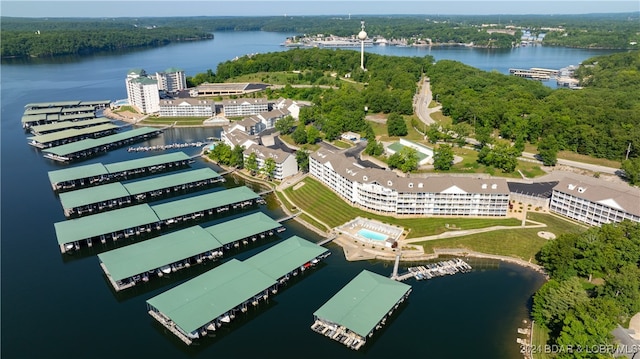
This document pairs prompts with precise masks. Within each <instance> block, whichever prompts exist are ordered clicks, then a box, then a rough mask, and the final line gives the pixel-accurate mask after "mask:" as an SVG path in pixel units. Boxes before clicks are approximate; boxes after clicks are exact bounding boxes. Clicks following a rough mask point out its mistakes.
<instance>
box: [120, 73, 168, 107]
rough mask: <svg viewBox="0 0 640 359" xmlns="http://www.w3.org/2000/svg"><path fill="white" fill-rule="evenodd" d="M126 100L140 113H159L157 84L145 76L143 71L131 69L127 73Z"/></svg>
mask: <svg viewBox="0 0 640 359" xmlns="http://www.w3.org/2000/svg"><path fill="white" fill-rule="evenodd" d="M125 83H126V85H127V98H128V99H129V104H130V105H131V106H133V107H135V108H136V109H137V110H138V111H140V112H142V113H155V112H158V111H160V95H159V93H158V83H157V82H156V81H155V80H153V79H152V78H150V77H148V76H147V73H146V72H145V71H144V70H143V69H133V70H130V71H129V72H128V73H127V79H126V80H125Z"/></svg>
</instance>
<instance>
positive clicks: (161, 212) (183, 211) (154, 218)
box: [54, 187, 262, 253]
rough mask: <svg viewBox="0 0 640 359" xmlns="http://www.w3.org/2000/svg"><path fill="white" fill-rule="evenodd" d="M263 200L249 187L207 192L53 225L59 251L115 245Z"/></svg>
mask: <svg viewBox="0 0 640 359" xmlns="http://www.w3.org/2000/svg"><path fill="white" fill-rule="evenodd" d="M261 201H262V198H261V197H260V196H258V195H257V194H256V193H255V192H253V191H252V190H251V189H249V188H248V187H236V188H233V189H228V190H222V191H217V192H213V193H207V194H203V195H200V196H194V197H191V198H186V199H182V200H178V201H172V202H167V203H162V204H158V205H155V206H149V205H148V204H139V205H135V206H131V207H125V208H121V209H116V210H113V211H109V212H103V213H98V214H94V215H90V216H86V217H81V218H75V219H70V220H67V221H63V222H57V223H54V227H55V231H56V237H57V239H58V245H59V246H60V252H62V253H66V252H69V251H72V250H79V249H80V248H81V247H84V246H86V247H92V246H93V243H94V241H95V242H96V243H97V241H100V243H103V244H104V243H106V241H107V240H109V241H113V242H116V241H118V240H119V239H122V238H125V239H126V238H131V239H133V238H136V237H138V236H141V235H144V234H150V233H151V232H159V231H161V230H163V229H168V228H170V227H173V226H175V225H178V224H187V223H189V222H191V221H196V220H200V219H202V218H204V217H206V216H211V215H214V214H219V213H221V212H229V211H230V210H231V209H237V208H245V207H247V206H252V205H255V204H258V203H261Z"/></svg>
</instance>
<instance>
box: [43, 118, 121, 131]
mask: <svg viewBox="0 0 640 359" xmlns="http://www.w3.org/2000/svg"><path fill="white" fill-rule="evenodd" d="M110 122H111V120H110V119H108V118H106V117H99V118H95V119H92V120H83V121H64V122H56V123H49V124H46V125H37V126H31V131H33V132H36V133H37V132H48V131H61V130H66V129H68V128H78V127H82V126H94V125H101V124H103V123H110Z"/></svg>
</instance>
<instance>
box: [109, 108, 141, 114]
mask: <svg viewBox="0 0 640 359" xmlns="http://www.w3.org/2000/svg"><path fill="white" fill-rule="evenodd" d="M113 112H114V113H118V112H132V113H138V111H137V110H136V109H135V108H133V106H120V108H118V109H116V110H113Z"/></svg>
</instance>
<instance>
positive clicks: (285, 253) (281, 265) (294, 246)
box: [244, 236, 327, 280]
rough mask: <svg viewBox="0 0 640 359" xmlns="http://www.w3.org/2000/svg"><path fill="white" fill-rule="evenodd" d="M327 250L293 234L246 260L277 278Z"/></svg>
mask: <svg viewBox="0 0 640 359" xmlns="http://www.w3.org/2000/svg"><path fill="white" fill-rule="evenodd" d="M325 252H327V249H326V248H324V247H321V246H319V245H317V244H315V243H311V242H309V241H307V240H306V239H302V238H300V237H298V236H293V237H289V238H287V239H285V240H284V241H282V242H280V243H278V244H276V245H275V246H273V247H271V248H269V249H266V250H264V251H262V252H260V253H258V254H256V255H254V256H253V257H251V258H249V259H247V260H245V261H244V262H245V263H247V264H250V265H252V266H254V267H256V268H258V269H259V270H260V271H262V272H263V273H265V274H266V275H268V276H269V277H271V278H273V279H276V280H277V279H279V278H281V277H284V276H285V275H286V274H288V273H289V272H291V271H292V270H294V269H296V268H298V267H300V266H302V265H304V264H305V263H307V262H310V261H311V260H312V259H314V258H316V257H318V256H320V255H321V254H323V253H325Z"/></svg>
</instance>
